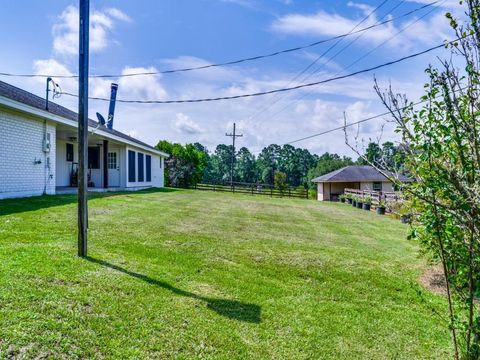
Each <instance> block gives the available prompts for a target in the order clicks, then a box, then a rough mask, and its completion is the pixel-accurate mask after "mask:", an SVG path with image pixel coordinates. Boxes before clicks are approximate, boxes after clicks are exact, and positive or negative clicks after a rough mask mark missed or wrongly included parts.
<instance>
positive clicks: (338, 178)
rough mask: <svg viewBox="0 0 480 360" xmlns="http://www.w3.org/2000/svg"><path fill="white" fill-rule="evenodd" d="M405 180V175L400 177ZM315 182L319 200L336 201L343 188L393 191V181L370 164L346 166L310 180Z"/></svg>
mask: <svg viewBox="0 0 480 360" xmlns="http://www.w3.org/2000/svg"><path fill="white" fill-rule="evenodd" d="M400 180H401V181H404V182H407V181H409V179H408V178H407V177H406V176H401V177H400ZM312 182H314V183H316V184H317V199H318V200H319V201H336V200H338V197H339V196H340V195H341V194H343V193H344V191H345V189H356V190H370V191H378V192H393V191H395V189H394V186H393V183H392V182H391V181H390V180H389V179H388V178H387V177H386V176H385V175H383V174H382V173H380V172H379V171H378V170H376V169H375V168H374V167H372V166H368V165H362V166H346V167H344V168H341V169H338V170H335V171H332V172H330V173H328V174H325V175H322V176H319V177H317V178H315V179H313V180H312Z"/></svg>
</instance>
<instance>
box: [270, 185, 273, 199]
mask: <svg viewBox="0 0 480 360" xmlns="http://www.w3.org/2000/svg"><path fill="white" fill-rule="evenodd" d="M270 197H273V187H272V186H270Z"/></svg>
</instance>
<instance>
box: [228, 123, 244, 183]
mask: <svg viewBox="0 0 480 360" xmlns="http://www.w3.org/2000/svg"><path fill="white" fill-rule="evenodd" d="M225 136H230V137H232V139H233V148H232V160H231V165H230V186H231V187H232V188H233V170H234V166H235V139H236V138H237V137H242V136H243V134H236V124H235V123H233V133H232V134H225Z"/></svg>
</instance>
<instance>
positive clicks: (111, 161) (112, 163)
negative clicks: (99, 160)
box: [107, 152, 117, 169]
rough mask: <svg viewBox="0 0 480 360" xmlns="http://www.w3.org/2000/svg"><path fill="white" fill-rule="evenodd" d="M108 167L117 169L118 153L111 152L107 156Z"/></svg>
mask: <svg viewBox="0 0 480 360" xmlns="http://www.w3.org/2000/svg"><path fill="white" fill-rule="evenodd" d="M107 165H108V168H109V169H116V168H117V153H116V152H109V153H108V155H107Z"/></svg>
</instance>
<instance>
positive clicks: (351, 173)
mask: <svg viewBox="0 0 480 360" xmlns="http://www.w3.org/2000/svg"><path fill="white" fill-rule="evenodd" d="M399 180H400V181H404V182H408V181H410V179H409V178H408V177H406V176H404V175H400V179H399ZM362 181H388V179H387V178H386V177H385V176H384V175H383V174H381V173H380V172H379V171H378V170H376V169H375V168H374V167H372V166H368V165H362V166H353V165H352V166H346V167H344V168H341V169H338V170H335V171H332V172H330V173H328V174H325V175H322V176H319V177H317V178H315V179H313V180H312V182H317V183H318V182H362Z"/></svg>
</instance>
